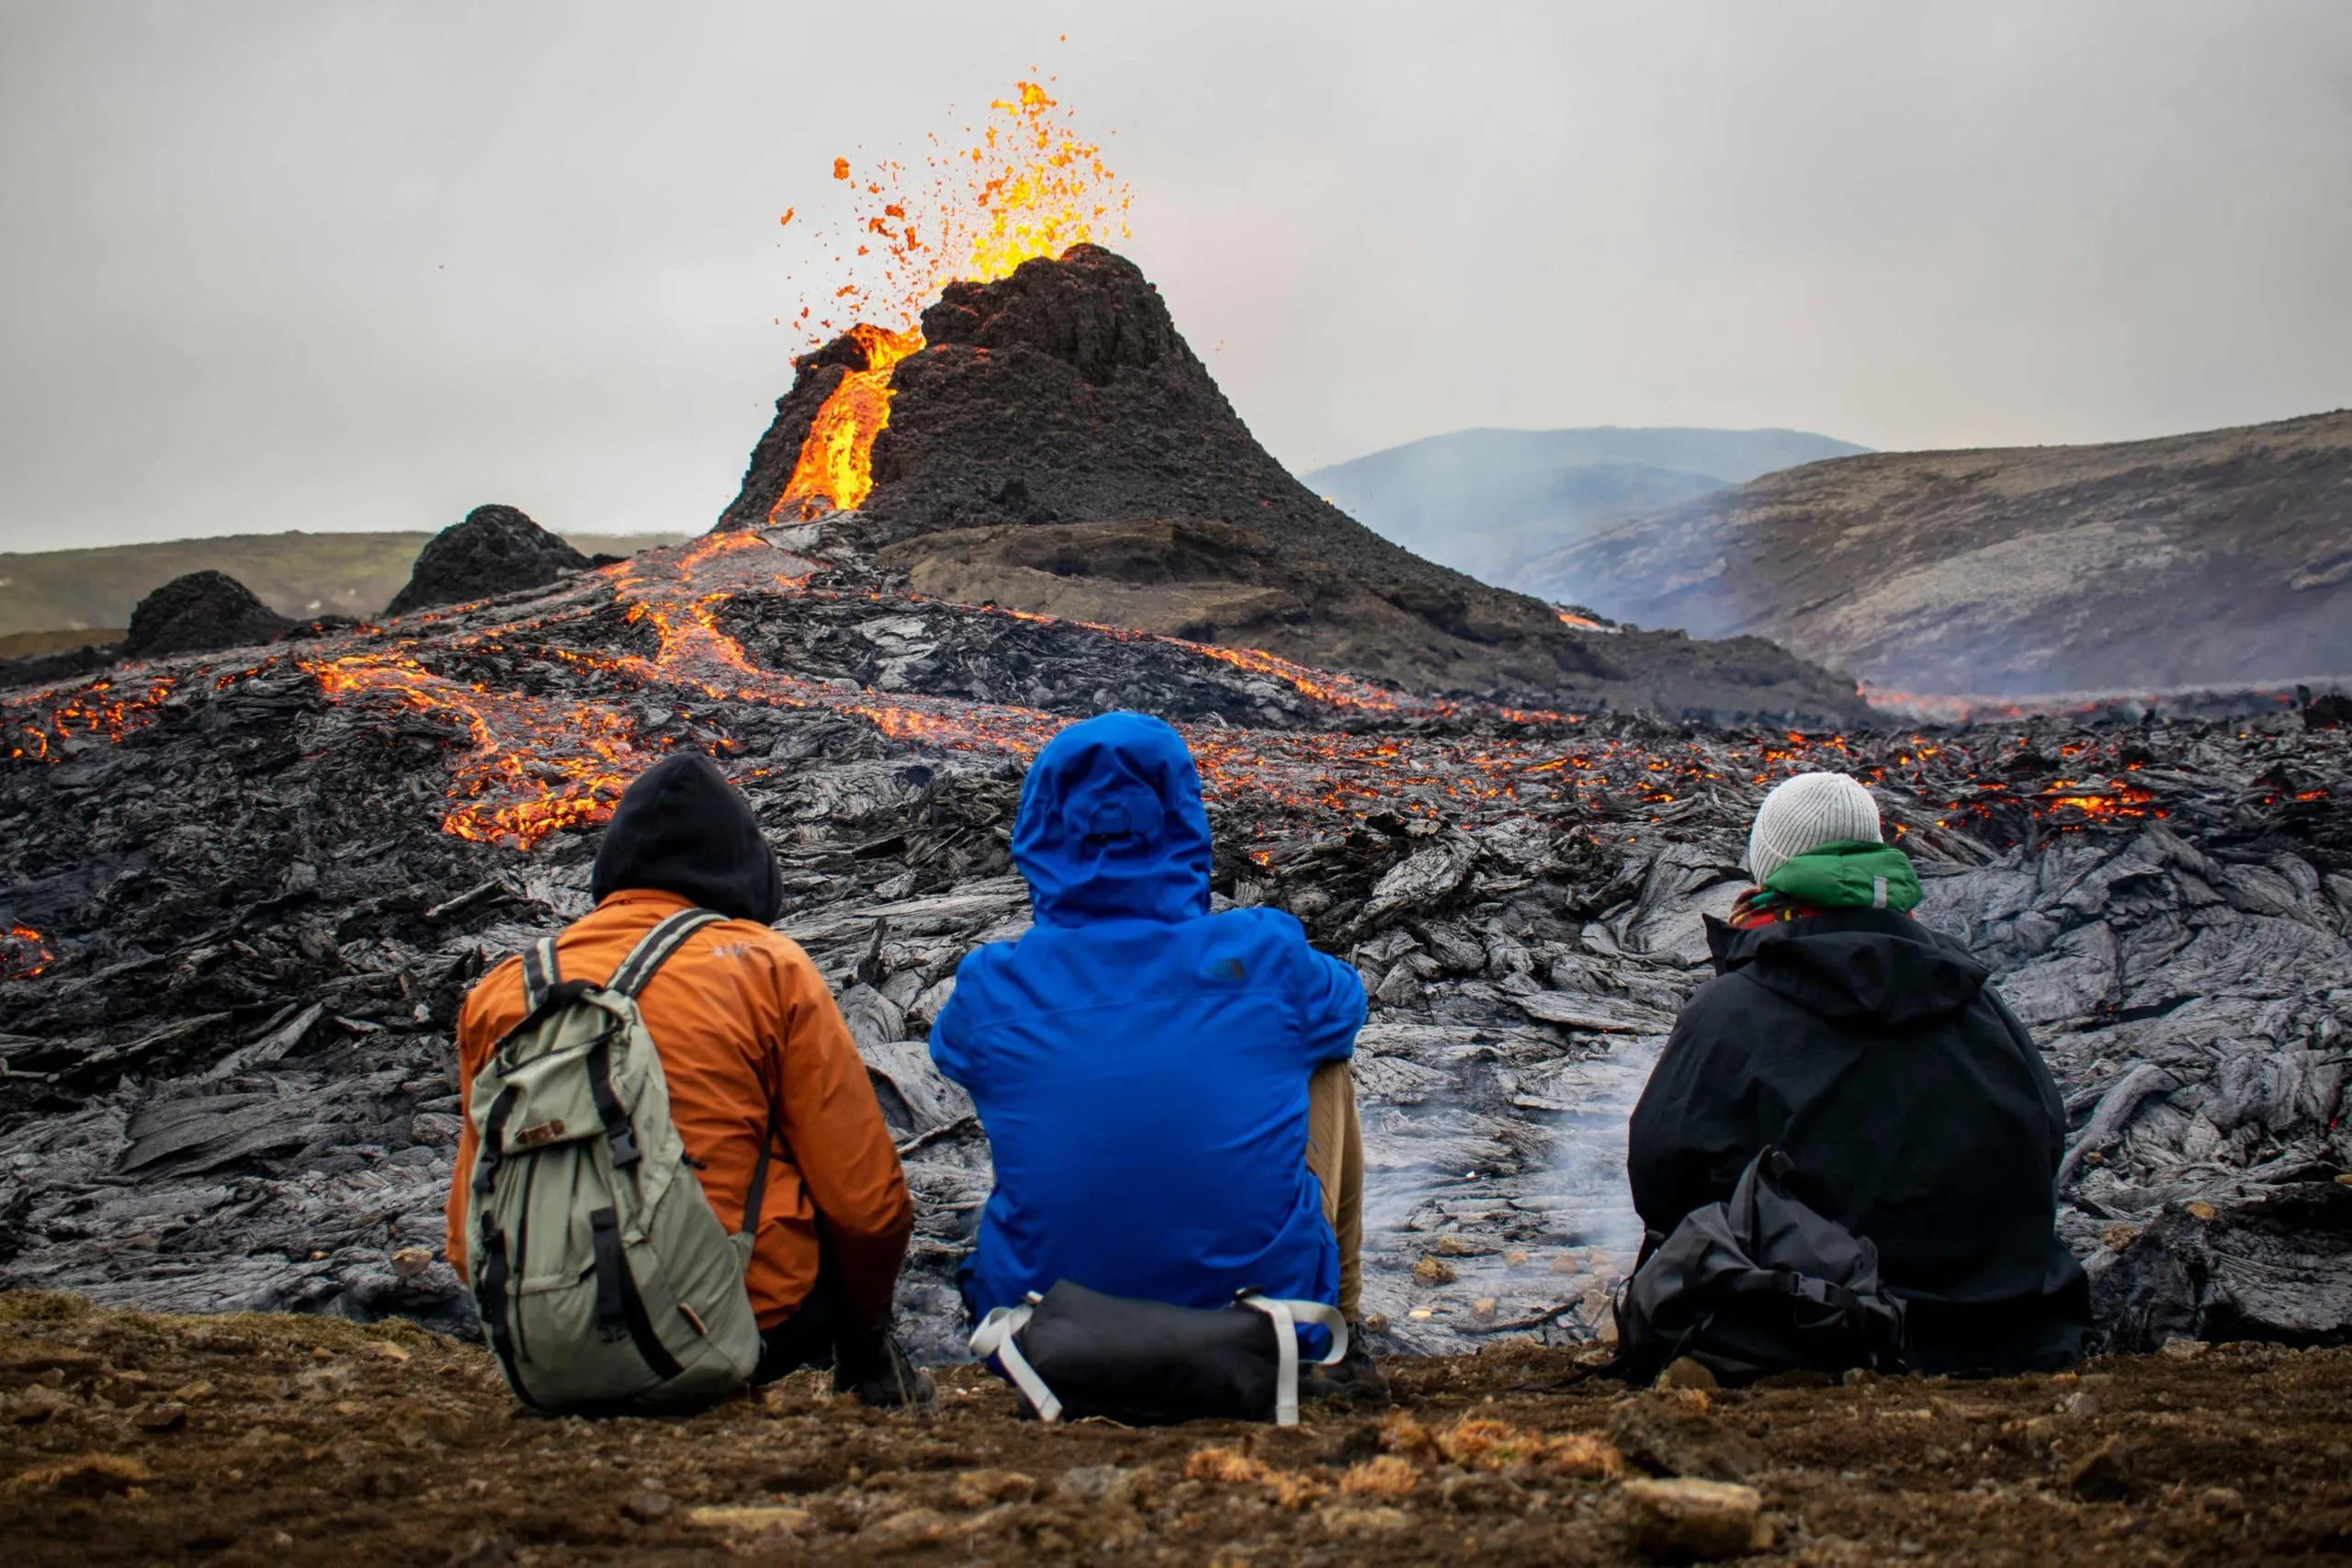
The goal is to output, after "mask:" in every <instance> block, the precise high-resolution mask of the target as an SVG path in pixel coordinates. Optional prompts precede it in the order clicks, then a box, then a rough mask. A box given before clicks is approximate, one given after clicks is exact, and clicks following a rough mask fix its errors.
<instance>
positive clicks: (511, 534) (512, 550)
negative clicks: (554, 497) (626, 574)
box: [133, 505, 588, 626]
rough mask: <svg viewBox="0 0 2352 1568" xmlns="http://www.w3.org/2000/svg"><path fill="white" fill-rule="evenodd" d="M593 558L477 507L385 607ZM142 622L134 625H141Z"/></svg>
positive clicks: (482, 593) (528, 583)
mask: <svg viewBox="0 0 2352 1568" xmlns="http://www.w3.org/2000/svg"><path fill="white" fill-rule="evenodd" d="M587 569H588V558H587V557H586V556H583V555H582V554H581V553H580V552H579V551H578V550H575V549H573V548H572V547H571V546H570V545H567V544H565V543H564V542H563V541H562V540H561V539H560V538H558V537H557V536H554V535H553V534H550V533H548V531H547V530H546V529H545V528H542V527H540V526H539V525H537V523H534V522H532V521H531V519H530V518H529V517H527V516H526V515H525V514H524V513H522V512H521V511H520V510H518V509H517V508H515V507H512V506H498V505H491V506H477V507H475V508H474V509H473V510H472V511H471V512H469V513H466V520H465V521H464V522H462V523H458V524H454V525H451V526H449V527H447V528H444V529H442V530H441V532H439V533H438V534H435V536H433V537H432V539H431V540H430V541H429V542H428V543H427V544H426V545H425V547H424V549H422V550H420V551H418V552H417V556H416V566H415V568H414V569H413V570H412V571H411V572H410V574H409V580H408V583H407V586H405V587H403V588H402V589H401V591H400V592H398V593H395V594H393V595H392V602H391V603H390V604H387V605H385V606H384V614H385V615H407V614H408V613H409V612H410V611H412V610H429V609H432V608H433V607H435V605H440V604H467V603H469V602H470V601H472V600H476V599H488V598H492V597H493V596H495V595H497V594H500V593H512V592H515V591H516V590H518V589H524V588H537V587H540V586H542V585H543V584H546V583H549V582H553V581H555V580H556V579H557V578H559V577H560V576H562V575H563V574H564V573H565V572H567V571H585V570H587ZM136 624H137V623H136V622H135V621H134V622H133V625H134V626H136Z"/></svg>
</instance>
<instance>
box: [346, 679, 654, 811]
mask: <svg viewBox="0 0 2352 1568" xmlns="http://www.w3.org/2000/svg"><path fill="white" fill-rule="evenodd" d="M303 668H304V669H305V670H307V671H310V672H311V674H312V675H314V676H315V677H317V679H318V682H319V685H320V688H321V689H322V690H323V691H324V692H325V693H326V694H327V695H328V696H329V697H331V698H334V699H335V700H337V701H341V700H343V699H345V698H347V697H351V696H354V695H359V694H372V695H382V696H388V697H390V699H391V700H392V701H394V702H397V703H399V704H401V705H404V706H407V707H410V708H413V709H415V710H417V711H418V712H420V713H424V714H429V715H432V716H436V717H441V718H454V719H455V720H456V721H457V722H458V725H459V726H460V728H462V730H463V732H464V734H465V735H466V737H467V739H469V742H470V745H469V749H468V750H467V752H466V754H465V755H464V756H463V757H461V758H459V759H458V761H456V762H455V763H454V764H453V766H452V769H451V773H452V774H453V782H452V784H451V786H450V790H449V794H450V797H451V798H452V799H453V800H455V801H456V802H458V804H456V805H455V806H453V807H450V809H449V811H448V813H447V815H446V816H445V817H443V818H441V828H442V830H443V831H444V832H447V833H451V834H454V835H456V836H457V837H458V838H460V839H471V840H476V841H477V842H481V843H511V844H515V845H517V846H519V847H522V848H526V849H527V848H528V847H529V846H531V845H533V844H536V843H537V842H538V841H539V840H541V839H543V838H545V837H547V836H548V834H549V833H552V832H554V831H555V830H556V829H559V828H565V827H571V826H575V825H580V824H585V823H590V822H601V821H603V820H604V819H605V818H606V817H609V816H610V815H612V809H613V806H614V804H615V803H616V801H618V800H619V799H620V795H621V791H623V790H624V789H627V788H628V782H629V780H631V779H633V778H635V777H636V776H637V775H638V774H639V773H641V772H642V771H644V769H645V767H646V766H647V764H649V763H650V762H652V761H655V756H654V755H653V754H651V753H649V752H647V751H645V750H640V749H639V746H638V745H637V743H636V741H635V740H634V739H632V737H631V734H630V730H629V726H628V721H627V720H625V719H624V718H622V717H621V716H620V715H618V714H616V713H615V712H613V711H611V710H610V709H609V708H605V707H601V706H599V705H594V704H589V703H561V702H555V701H550V700H549V699H547V698H544V697H527V696H523V695H521V694H516V693H513V692H492V691H491V690H490V689H489V688H488V687H486V686H482V685H480V684H472V685H469V684H466V683H464V682H457V681H451V680H448V679H446V678H445V677H443V676H439V675H436V674H435V673H433V671H429V670H427V669H425V668H424V666H423V665H422V664H419V663H418V662H417V661H416V660H413V659H411V658H409V657H408V656H407V655H405V654H355V655H352V656H350V657H348V658H344V659H334V660H315V661H311V662H306V663H305V664H304V665H303Z"/></svg>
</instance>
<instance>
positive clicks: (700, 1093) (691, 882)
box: [448, 756, 932, 1406]
mask: <svg viewBox="0 0 2352 1568" xmlns="http://www.w3.org/2000/svg"><path fill="white" fill-rule="evenodd" d="M589 888H590V891H591V892H592V893H593V894H594V897H595V899H596V907H595V908H594V910H592V911H591V912H590V913H588V914H587V915H584V916H582V918H581V919H578V920H575V921H573V922H572V923H571V925H570V926H568V927H566V928H565V930H564V931H563V932H562V934H561V935H560V936H559V937H558V938H557V939H556V953H557V956H558V958H559V960H560V963H561V965H562V969H563V972H564V973H565V974H566V975H571V976H580V977H582V978H583V979H586V978H599V979H601V978H602V977H604V976H608V975H610V974H611V973H612V971H613V970H614V969H615V968H616V967H618V965H619V964H620V962H621V960H622V959H623V958H624V957H626V956H627V955H628V952H629V950H630V949H631V948H632V947H634V946H635V945H636V943H637V942H638V939H639V938H640V937H642V936H644V935H645V933H646V932H648V931H651V930H652V929H653V928H654V927H655V926H656V925H658V924H660V923H661V921H662V919H665V918H666V917H668V916H670V915H673V914H675V913H676V912H677V911H679V910H680V909H685V908H695V907H697V906H699V907H700V908H706V909H713V910H716V911H718V913H720V914H722V915H725V916H727V917H729V918H728V919H725V920H722V921H718V922H716V923H714V924H712V925H708V926H706V927H704V928H703V929H702V930H700V931H696V932H695V933H694V934H693V935H692V936H691V937H689V938H687V940H686V942H685V944H684V946H683V947H681V948H680V949H679V950H678V951H677V952H676V953H674V954H673V955H672V956H671V958H670V961H669V962H668V963H667V964H663V965H662V969H661V970H660V972H659V973H657V974H656V975H655V976H653V978H652V979H651V980H650V982H649V983H648V984H647V985H646V987H645V989H644V990H643V991H642V992H641V993H640V994H639V997H638V1008H639V1012H640V1014H641V1015H642V1016H643V1018H644V1020H645V1026H646V1030H647V1032H649V1033H650V1034H651V1035H652V1037H653V1043H654V1047H655V1049H656V1051H657V1052H659V1054H660V1055H661V1058H662V1074H663V1076H664V1077H666V1078H667V1079H668V1081H669V1087H670V1114H671V1119H672V1120H673V1122H675V1123H676V1125H677V1129H678V1135H679V1137H680V1139H681V1140H682V1141H683V1142H684V1145H685V1148H686V1154H687V1156H688V1157H689V1158H690V1159H692V1160H693V1161H695V1164H696V1165H697V1166H698V1167H699V1175H700V1177H701V1180H702V1188H703V1191H704V1192H705V1193H706V1194H707V1196H708V1197H709V1199H710V1204H711V1207H712V1208H713V1209H714V1210H715V1211H717V1213H718V1219H719V1223H720V1224H724V1225H725V1226H727V1228H728V1229H729V1230H730V1231H731V1230H736V1229H740V1228H741V1224H742V1217H743V1203H744V1200H745V1198H746V1196H747V1195H748V1194H749V1191H750V1189H751V1182H752V1167H753V1166H754V1165H755V1164H756V1163H757V1162H758V1159H759V1156H760V1141H761V1139H762V1138H763V1136H765V1134H766V1133H767V1129H768V1127H769V1124H770V1109H771V1107H773V1108H774V1110H775V1128H776V1146H775V1148H774V1149H773V1150H772V1151H771V1161H770V1165H769V1171H768V1180H767V1191H766V1196H765V1199H764V1201H763V1203H762V1205H761V1213H760V1223H759V1234H758V1236H757V1238H756V1243H755V1245H754V1247H753V1248H752V1263H751V1268H750V1269H749V1271H748V1273H747V1275H746V1280H745V1282H746V1284H747V1286H748V1287H749V1289H750V1292H751V1297H752V1310H753V1312H754V1313H755V1314H756V1315H757V1316H758V1319H759V1324H760V1337H761V1351H762V1353H761V1358H760V1364H759V1370H758V1371H755V1372H754V1373H753V1374H752V1382H769V1381H771V1380H773V1379H775V1378H778V1377H781V1376H783V1375H784V1374H785V1373H786V1372H788V1371H792V1370H793V1369H795V1368H796V1367H802V1366H809V1365H820V1366H821V1365H823V1364H824V1363H825V1362H826V1361H827V1360H828V1359H831V1362H832V1366H833V1385H834V1387H835V1388H836V1389H837V1390H841V1391H843V1392H849V1391H854V1392H855V1393H857V1395H858V1397H859V1398H860V1399H861V1400H863V1401H864V1402H865V1404H870V1405H882V1406H887V1405H895V1404H907V1403H910V1402H926V1401H927V1400H928V1399H929V1397H930V1396H931V1392H932V1388H931V1380H930V1377H929V1375H928V1374H927V1373H924V1372H922V1371H918V1370H916V1369H915V1368H913V1367H912V1366H911V1365H910V1363H909V1361H908V1360H907V1358H906V1354H905V1352H904V1351H903V1350H902V1349H901V1348H899V1344H898V1341H897V1340H896V1339H895V1338H894V1337H892V1336H891V1334H890V1331H889V1323H890V1303H891V1296H892V1294H893V1292H894V1291H895V1289H896V1286H897V1283H898V1277H899V1264H900V1263H901V1262H902V1261H903V1260H904V1259H905V1257H906V1250H907V1237H908V1235H909V1234H910V1232H911V1231H912V1229H913V1225H914V1209H913V1205H912V1204H911V1203H910V1201H908V1198H907V1183H906V1177H905V1173H904V1172H903V1171H902V1170H901V1169H900V1168H899V1154H898V1150H897V1148H896V1147H894V1146H893V1145H892V1144H891V1142H890V1134H889V1130H888V1128H887V1127H886V1126H885V1125H884V1124H883V1121H882V1108H881V1106H880V1105H879V1104H878V1103H877V1102H876V1100H875V1097H874V1087H873V1084H872V1083H871V1082H870V1081H869V1080H868V1079H867V1077H866V1076H865V1063H864V1061H863V1060H862V1059H861V1058H860V1057H859V1055H858V1054H857V1047H856V1046H855V1045H854V1043H851V1040H850V1037H849V1030H848V1028H847V1026H845V1025H844V1024H843V1023H842V1015H841V1010H840V1009H839V1008H838V1007H836V1006H835V1005H834V1002H833V998H832V993H831V991H829V990H827V989H826V987H825V982H824V980H823V978H822V977H821V976H820V975H819V974H818V973H817V966H816V965H815V964H812V963H810V962H809V955H808V954H807V953H803V952H801V951H800V948H799V947H798V945H797V944H796V943H794V942H792V941H791V940H789V939H788V938H786V937H785V936H782V935H780V934H779V933H777V932H776V931H772V930H770V929H769V926H768V922H769V921H771V920H773V919H775V918H776V916H777V914H778V913H779V912H780V907H781V904H782V899H783V894H782V891H781V889H780V886H779V884H778V879H777V874H776V866H775V853H774V852H772V851H771V850H770V849H769V848H768V845H767V841H766V840H764V839H763V838H762V837H761V835H760V828H759V823H758V821H757V820H756V819H755V818H753V817H752V809H751V806H750V804H749V803H748V802H747V801H745V800H744V798H743V796H742V795H741V793H740V792H738V791H737V790H736V788H735V787H734V786H733V785H732V784H729V783H728V782H727V778H726V775H724V774H723V773H720V772H719V771H718V768H717V766H715V765H714V764H713V763H712V762H711V761H709V760H708V759H707V758H704V757H699V756H677V757H671V758H669V759H667V760H665V761H662V762H659V763H657V764H655V765H654V766H653V767H651V768H650V769H648V770H647V771H646V772H645V773H643V774H641V775H639V778H638V779H637V781H636V782H635V783H633V784H630V785H629V787H628V792H627V793H626V794H624V795H622V796H621V800H620V805H619V806H618V807H617V808H616V809H615V811H614V813H613V819H612V822H611V824H610V825H609V826H607V827H606V828H605V837H604V842H603V844H602V845H601V846H600V848H599V850H598V852H597V855H596V867H595V873H594V877H593V878H592V880H591V882H590V885H589ZM524 1012H525V1008H524V1002H523V974H522V960H521V959H520V958H519V957H516V958H509V959H507V960H506V961H505V962H504V963H503V964H499V965H498V966H497V967H496V968H494V969H492V970H491V971H490V973H488V974H487V975H484V976H482V977H481V981H480V983H478V984H477V985H476V986H475V987H474V988H473V990H472V991H471V992H470V993H469V995H468V996H467V998H466V1002H465V1007H464V1009H463V1010H462V1011H461V1012H460V1013H459V1015H458V1078H459V1085H458V1089H459V1093H460V1095H461V1096H462V1097H464V1099H465V1100H466V1101H467V1102H470V1100H471V1098H472V1094H473V1080H474V1075H475V1074H476V1073H477V1072H479V1071H480V1070H481V1066H482V1064H483V1063H484V1062H486V1061H487V1060H489V1058H490V1054H491V1052H492V1050H493V1049H494V1048H495V1047H496V1046H497V1044H498V1042H499V1041H500V1040H501V1039H502V1038H503V1036H504V1035H505V1034H506V1033H507V1032H508V1031H510V1030H512V1029H513V1028H514V1027H515V1025H516V1024H517V1023H519V1022H521V1021H522V1020H523V1016H524ZM479 1136H480V1134H479V1131H478V1130H477V1129H476V1128H475V1127H474V1125H473V1123H472V1120H471V1118H470V1117H469V1118H467V1119H466V1121H465V1124H464V1126H463V1128H462V1129H461V1131H460V1132H459V1134H458V1157H457V1170H456V1173H455V1175H454V1176H453V1178H452V1179H451V1181H450V1186H449V1204H448V1213H449V1240H448V1256H449V1261H450V1262H451V1263H452V1264H453V1265H455V1266H456V1268H457V1269H458V1272H459V1274H460V1275H462V1274H463V1273H464V1272H465V1267H466V1260H465V1240H466V1231H465V1220H466V1190H467V1184H468V1182H469V1180H470V1179H471V1174H472V1169H473V1162H474V1151H475V1148H476V1145H477V1144H478V1141H479Z"/></svg>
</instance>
